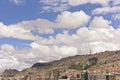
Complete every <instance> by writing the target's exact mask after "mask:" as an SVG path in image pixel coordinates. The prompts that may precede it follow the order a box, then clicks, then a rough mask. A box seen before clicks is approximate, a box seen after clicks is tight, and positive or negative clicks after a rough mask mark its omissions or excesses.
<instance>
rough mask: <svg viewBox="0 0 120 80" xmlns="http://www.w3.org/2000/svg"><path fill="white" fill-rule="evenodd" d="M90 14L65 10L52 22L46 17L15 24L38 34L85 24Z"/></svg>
mask: <svg viewBox="0 0 120 80" xmlns="http://www.w3.org/2000/svg"><path fill="white" fill-rule="evenodd" d="M89 19H90V16H89V15H87V14H86V13H85V12H84V11H82V10H81V11H76V12H70V11H65V12H62V13H61V14H59V15H58V16H57V18H56V19H55V20H54V21H53V22H52V21H49V20H46V19H36V20H31V21H23V22H21V23H18V24H16V25H18V26H21V27H23V28H25V29H27V30H30V31H36V32H38V33H40V34H42V33H46V34H52V33H54V29H56V28H58V29H64V28H66V29H74V28H78V27H81V26H84V25H86V23H87V22H88V21H89Z"/></svg>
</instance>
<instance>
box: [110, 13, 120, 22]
mask: <svg viewBox="0 0 120 80" xmlns="http://www.w3.org/2000/svg"><path fill="white" fill-rule="evenodd" d="M112 18H113V19H114V20H120V14H119V13H118V14H113V15H112Z"/></svg>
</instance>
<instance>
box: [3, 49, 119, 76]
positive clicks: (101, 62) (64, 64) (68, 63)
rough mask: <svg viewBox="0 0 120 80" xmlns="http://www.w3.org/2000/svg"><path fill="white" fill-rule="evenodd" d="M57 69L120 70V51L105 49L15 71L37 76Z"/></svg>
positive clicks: (16, 74)
mask: <svg viewBox="0 0 120 80" xmlns="http://www.w3.org/2000/svg"><path fill="white" fill-rule="evenodd" d="M55 69H57V70H59V71H67V70H69V69H76V70H78V71H82V70H88V71H89V72H91V73H92V72H97V73H98V72H99V73H103V72H120V51H105V52H100V53H96V54H89V55H76V56H72V57H67V58H63V59H61V60H56V61H52V62H48V63H35V64H33V66H32V67H31V68H27V69H25V70H23V71H21V72H18V71H16V73H15V72H14V71H13V72H14V74H15V76H22V75H27V74H31V75H32V76H37V75H41V73H42V72H43V71H48V72H49V71H52V70H55ZM8 73H10V74H12V71H8V72H7V74H8ZM4 75H5V73H4ZM9 76H11V75H9Z"/></svg>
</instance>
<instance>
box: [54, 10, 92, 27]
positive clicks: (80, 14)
mask: <svg viewBox="0 0 120 80" xmlns="http://www.w3.org/2000/svg"><path fill="white" fill-rule="evenodd" d="M89 19H90V16H88V15H87V14H86V13H85V12H84V11H77V12H73V13H71V12H69V11H65V12H62V14H61V15H58V17H57V19H56V22H57V23H58V25H59V26H61V27H63V28H64V27H66V28H74V27H81V26H84V25H85V24H86V23H87V22H88V21H89Z"/></svg>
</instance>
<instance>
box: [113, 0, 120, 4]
mask: <svg viewBox="0 0 120 80" xmlns="http://www.w3.org/2000/svg"><path fill="white" fill-rule="evenodd" d="M112 1H113V5H120V0H112Z"/></svg>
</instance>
